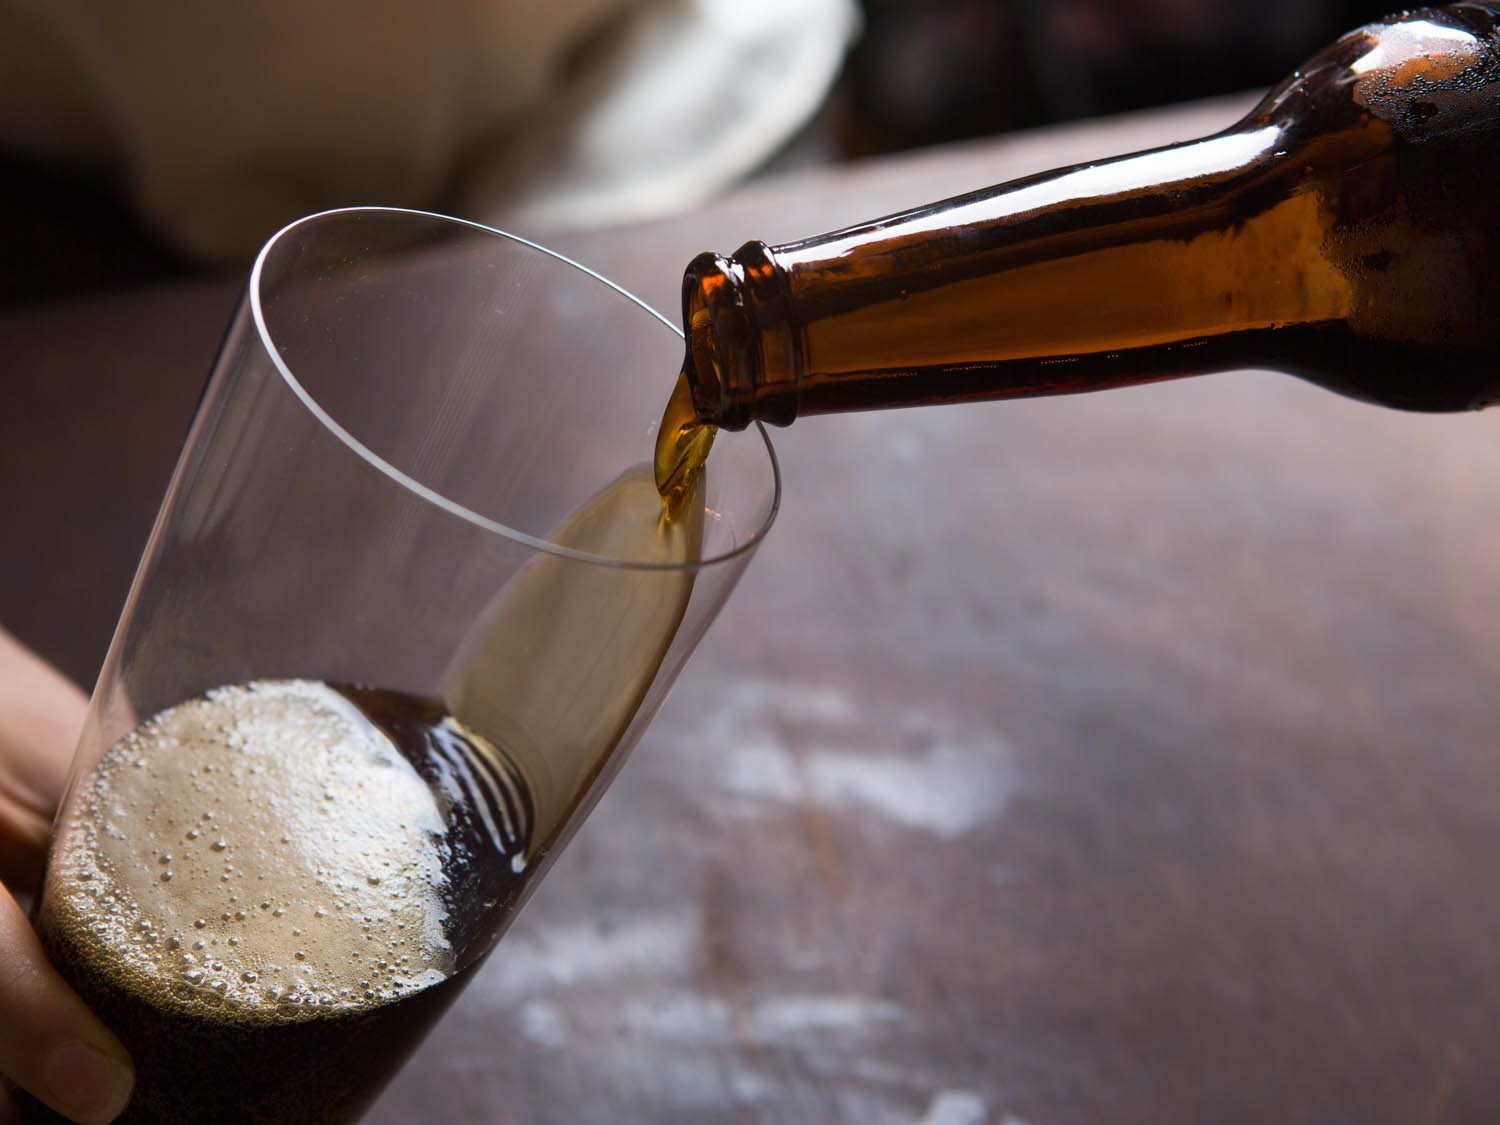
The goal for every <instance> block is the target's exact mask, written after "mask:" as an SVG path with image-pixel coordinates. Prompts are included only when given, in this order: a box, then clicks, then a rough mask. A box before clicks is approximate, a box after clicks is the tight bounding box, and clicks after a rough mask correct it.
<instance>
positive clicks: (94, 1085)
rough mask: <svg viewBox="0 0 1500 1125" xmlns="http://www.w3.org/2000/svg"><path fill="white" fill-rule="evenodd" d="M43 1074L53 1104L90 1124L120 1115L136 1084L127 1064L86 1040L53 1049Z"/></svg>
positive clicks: (70, 1115) (109, 1119) (111, 1119)
mask: <svg viewBox="0 0 1500 1125" xmlns="http://www.w3.org/2000/svg"><path fill="white" fill-rule="evenodd" d="M42 1077H43V1078H44V1079H45V1081H46V1083H47V1091H48V1093H49V1094H50V1095H51V1101H52V1104H53V1106H54V1107H55V1108H56V1109H58V1110H60V1111H61V1112H63V1113H65V1114H67V1115H68V1116H69V1117H73V1118H76V1119H77V1120H79V1121H83V1122H87V1123H89V1125H92V1123H94V1122H100V1123H102V1122H106V1121H113V1120H114V1119H115V1118H116V1117H118V1116H119V1115H120V1111H121V1110H123V1109H124V1108H125V1103H126V1102H128V1101H129V1100H130V1089H131V1087H132V1086H133V1085H134V1084H135V1075H134V1074H133V1073H131V1070H130V1068H129V1067H128V1066H125V1065H123V1064H122V1063H120V1062H119V1061H117V1060H116V1059H114V1058H111V1057H110V1056H109V1055H106V1054H105V1053H104V1052H103V1051H100V1050H98V1049H97V1048H95V1047H90V1046H89V1045H88V1044H87V1043H67V1044H65V1045H63V1046H61V1047H59V1048H57V1050H55V1051H53V1052H52V1054H50V1055H48V1056H47V1066H46V1069H45V1070H44V1071H43V1073H42Z"/></svg>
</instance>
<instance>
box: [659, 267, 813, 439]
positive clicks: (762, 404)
mask: <svg viewBox="0 0 1500 1125" xmlns="http://www.w3.org/2000/svg"><path fill="white" fill-rule="evenodd" d="M783 276H784V275H783V271H782V270H781V269H780V267H779V266H778V264H777V262H776V259H775V257H774V254H773V252H772V250H771V248H770V247H768V246H766V245H765V244H764V243H760V242H748V243H746V244H745V245H744V246H742V247H740V249H739V250H738V251H736V252H735V253H734V255H732V256H729V257H726V256H724V255H722V254H713V253H703V254H699V255H698V256H697V257H696V258H694V259H693V260H692V262H691V263H689V265H688V268H687V272H686V273H685V274H684V275H683V281H682V321H683V324H684V326H685V327H686V329H687V356H686V360H685V364H686V370H687V372H688V384H689V387H690V388H691V390H692V394H693V406H694V407H695V408H696V409H697V411H698V415H699V417H700V418H702V419H703V421H705V422H708V423H711V424H712V425H715V426H718V427H719V428H720V429H724V430H743V429H745V428H746V427H748V426H749V425H750V424H751V423H753V422H769V423H771V424H772V425H776V426H786V425H790V424H791V423H792V421H793V420H794V419H795V418H796V417H797V405H798V393H797V390H798V384H799V374H800V370H799V367H798V364H797V357H796V352H795V350H794V349H793V347H792V346H791V334H790V332H789V329H788V320H787V313H786V296H785V292H784V288H783V281H782V278H783Z"/></svg>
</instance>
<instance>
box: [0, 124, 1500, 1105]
mask: <svg viewBox="0 0 1500 1125" xmlns="http://www.w3.org/2000/svg"><path fill="white" fill-rule="evenodd" d="M1240 108H1242V103H1234V104H1230V103H1220V104H1216V105H1209V106H1201V107H1188V108H1184V109H1181V110H1176V111H1172V112H1168V113H1163V114H1155V115H1151V116H1146V117H1140V118H1133V119H1129V120H1125V121H1118V122H1101V123H1097V124H1092V125H1088V126H1085V127H1082V128H1077V129H1071V130H1059V131H1054V132H1048V133H1040V134H1032V135H1028V136H1022V137H1017V138H1011V139H1004V140H999V141H995V142H991V143H988V144H985V145H980V146H977V147H973V148H968V149H963V150H952V151H942V152H934V153H929V154H925V155H920V156H915V157H910V158H906V159H903V160H900V161H896V162H891V163H885V164H876V165H869V166H864V167H856V168H851V169H840V170H831V171H816V172H811V173H804V174H801V175H799V176H796V177H793V178H789V179H785V180H780V181H776V182H770V183H765V184H760V185H756V186H754V187H752V188H750V189H747V190H746V191H744V192H742V193H740V194H738V195H736V196H734V197H731V198H729V199H726V200H724V201H722V202H721V203H719V204H716V205H715V206H713V207H710V208H708V209H706V210H704V211H702V212H700V213H696V214H694V215H691V216H688V217H684V218H682V219H678V220H674V221H672V222H669V223H663V224H658V225H655V226H652V227H649V228H640V229H634V230H626V231H616V232H607V233H599V234H594V235H590V236H586V237H575V238H571V239H567V240H564V242H563V245H564V246H565V248H566V249H568V250H570V251H571V252H572V253H574V254H575V255H576V256H577V257H579V258H580V259H581V260H583V261H585V262H587V263H588V264H590V265H593V266H595V267H597V268H599V269H601V270H602V271H603V272H605V273H607V274H609V275H611V276H613V277H615V278H617V279H618V280H620V281H622V282H623V283H625V284H626V285H628V286H631V287H634V288H636V289H637V291H639V292H641V293H642V294H643V295H644V296H646V297H647V298H648V299H649V300H652V301H653V302H656V303H658V304H659V305H660V306H663V307H667V308H669V309H670V307H671V306H672V303H673V301H674V300H675V293H676V284H677V282H676V278H677V274H678V272H679V271H680V268H681V265H682V263H683V262H684V261H685V260H686V258H687V257H688V255H689V254H691V253H692V252H694V251H697V250H700V249H704V248H710V247H712V248H716V249H732V248H733V247H735V246H736V245H738V244H739V243H740V242H741V241H743V240H744V239H746V238H750V237H762V238H766V239H769V240H773V241H774V240H777V239H784V238H788V237H792V236H796V235H800V234H806V233H811V232H814V231H817V230H821V229H825V228H828V227H830V226H833V225H838V224H841V223H843V222H847V221H851V220H854V219H858V218H863V217H868V216H869V215H872V214H878V213H881V212H883V211H888V210H892V209H895V208H898V207H901V206H905V205H909V204H913V203H917V202H920V201H923V200H926V199H930V198H934V197H938V196H941V195H945V194H951V193H954V192H957V191H960V190H963V189H966V188H970V187H974V186H979V185H982V184H985V183H989V182H993V181H997V180H1000V179H1004V178H1008V177H1010V176H1014V175H1018V174H1022V173H1026V172H1031V171H1037V170H1040V169H1042V168H1044V167H1048V166H1051V165H1055V164H1059V163H1064V162H1070V161H1076V160H1084V159H1089V158H1093V157H1096V156H1103V155H1107V154H1110V153H1115V152H1120V151H1124V150H1128V149H1131V148H1137V147H1142V146H1145V145H1149V144H1156V143H1163V142H1166V141H1169V140H1174V139H1177V138H1179V137H1183V136H1187V135H1192V134H1195V133H1201V132H1205V131H1208V130H1209V129H1211V128H1214V127H1217V126H1218V125H1221V124H1226V123H1227V122H1228V121H1229V120H1231V119H1232V118H1233V117H1234V116H1235V114H1236V113H1237V111H1238V110H1239V109H1240ZM234 288H235V285H234V284H233V283H223V284H217V285H216V284H213V283H204V284H201V285H196V286H188V287H178V288H173V289H161V290H151V291H144V292H138V293H132V294H126V295H120V296H115V297H108V298H94V299H90V300H86V301H75V302H72V303H69V304H61V305H48V306H35V307H31V308H25V309H17V310H11V311H9V312H5V313H0V354H3V355H4V356H5V359H4V365H5V372H4V384H3V390H0V395H3V403H4V408H3V410H0V467H3V471H0V521H3V522H0V526H3V527H4V528H5V529H6V530H5V549H4V550H3V551H0V576H3V582H0V620H3V621H5V622H6V623H8V624H9V625H10V626H11V627H12V628H14V629H15V631H17V632H18V633H19V634H21V635H22V636H23V637H25V638H26V639H28V640H29V641H31V642H32V643H34V644H36V645H38V646H39V647H40V648H42V649H43V650H44V651H45V652H47V653H48V654H50V655H52V656H54V657H55V658H57V659H58V660H60V661H61V662H62V663H63V665H64V666H65V667H66V668H67V669H68V670H69V671H70V672H72V673H74V674H75V675H78V676H79V677H81V678H84V679H85V680H87V679H88V678H90V677H91V676H92V674H93V671H94V669H95V668H96V667H97V664H98V661H99V659H100V658H101V656H102V654H103V650H104V646H105V644H106V643H107V641H108V635H109V630H110V627H111V625H112V622H113V619H114V615H115V613H116V610H117V608H118V605H119V602H120V600H121V598H122V597H123V594H124V590H125V587H126V585H127V583H128V580H129V575H130V570H131V567H132V565H133V561H134V558H135V555H136V554H137V552H138V551H139V549H140V547H141V544H142V542H143V540H144V537H145V533H146V530H147V528H148V526H149V520H150V517H151V514H152V512H153V510H154V508H155V505H156V502H157V499H158V496H159V493H160V489H161V487H162V485H163V483H164V481H165V477H166V474H167V471H168V470H169V468H170V465H171V462H172V459H173V457H174V456H175V447H176V442H177V440H178V438H179V436H180V434H181V432H182V429H183V427H184V426H185V424H186V420H187V417H188V414H189V413H190V411H191V408H192V403H193V399H194V396H195V395H196V392H197V389H198V385H199V383H200V381H201V379H202V376H203V374H204V372H205V371H206V370H207V367H208V364H209V361H210V359H211V357H212V352H213V348H214V345H215V343H216V340H217V335H218V333H219V331H220V330H221V328H222V326H223V324H224V322H225V319H226V317H227V314H228V311H229V308H230V306H231V304H232V301H233V297H234ZM777 437H778V439H779V441H778V449H779V451H780V453H781V456H782V459H783V467H784V472H785V480H786V498H785V504H784V508H783V515H782V518H781V521H780V525H779V526H778V527H777V528H776V529H775V531H774V533H773V535H772V537H771V539H770V541H769V542H768V543H767V544H766V546H765V547H764V549H763V550H762V552H761V554H760V556H759V558H758V559H757V560H756V564H755V565H754V566H753V567H752V568H751V570H750V572H749V574H748V575H747V576H746V579H745V582H744V584H743V585H742V587H741V589H740V591H739V592H738V594H737V595H736V596H735V598H734V599H733V601H732V602H731V604H730V605H729V607H728V609H727V610H726V611H725V613H724V615H723V617H722V619H721V620H720V622H719V623H718V625H717V626H716V627H715V629H714V630H713V632H712V633H711V634H710V636H709V638H708V639H707V641H706V642H705V643H704V645H703V647H702V648H701V649H700V651H699V653H698V655H697V656H696V658H695V660H694V662H693V663H692V664H691V665H690V667H689V669H688V671H687V672H686V673H685V674H684V676H683V678H682V680H681V681H680V683H679V685H678V688H677V690H676V692H675V694H674V696H673V698H672V699H671V701H670V702H669V703H668V705H667V706H666V708H665V709H664V710H663V711H662V713H661V715H660V716H659V717H658V719H657V721H656V724H655V726H654V728H653V730H652V732H651V734H650V735H648V737H647V739H646V741H645V743H644V744H643V745H642V746H641V747H640V749H639V750H638V751H637V753H636V757H635V759H634V760H633V761H632V763H631V764H630V765H629V766H628V767H627V768H626V770H625V771H624V773H623V774H622V776H621V778H620V780H619V781H618V782H617V783H616V786H615V788H614V790H613V791H612V792H611V794H610V795H609V796H608V797H607V798H606V799H605V801H604V802H603V804H602V805H601V806H600V808H599V809H598V811H597V812H596V814H595V816H594V818H593V819H592V821H591V822H590V823H589V825H588V826H587V827H586V828H585V829H584V830H583V832H582V833H580V835H579V837H578V839H577V840H576V841H575V842H574V844H573V845H572V848H571V851H570V852H569V853H568V854H567V855H565V856H564V857H563V858H562V860H561V861H560V862H559V863H558V864H557V867H556V869H555V871H554V872H553V873H552V874H551V875H550V876H549V879H548V882H547V884H546V885H545V886H544V887H543V888H542V889H541V891H540V892H539V893H538V895H537V897H536V899H535V901H534V902H533V904H532V905H531V906H530V907H529V908H528V909H527V911H526V913H525V914H524V916H523V917H522V918H521V920H520V921H519V922H518V924H517V925H516V927H515V929H514V930H513V931H512V933H511V935H510V937H509V938H508V939H507V940H506V942H505V943H504V944H503V945H502V947H501V948H500V950H499V951H498V952H497V954H496V955H495V957H494V958H493V959H492V961H491V962H490V964H489V965H488V966H487V967H486V969H485V971H484V972H483V973H482V974H481V976H480V977H479V979H478V980H477V982H476V983H475V985H474V986H473V987H472V988H471V990H470V991H469V993H468V994H467V995H466V996H465V997H464V998H463V999H462V1000H461V1001H460V1003H459V1005H458V1007H457V1008H456V1009H455V1011H454V1012H453V1014H452V1015H451V1016H450V1017H449V1018H448V1020H447V1021H446V1022H445V1023H444V1024H443V1025H442V1026H441V1027H440V1028H439V1029H438V1031H436V1032H435V1033H434V1035H433V1037H432V1039H431V1040H430V1041H429V1044H428V1045H427V1047H426V1048H425V1049H424V1050H423V1051H422V1053H421V1054H420V1055H419V1056H418V1058H417V1059H416V1060H414V1062H413V1063H412V1065H411V1066H410V1067H408V1068H407V1070H406V1071H405V1072H403V1074H402V1075H401V1076H400V1077H399V1078H398V1079H397V1081H396V1083H395V1084H394V1085H393V1086H392V1088H391V1090H390V1092H389V1094H388V1095H387V1097H386V1098H385V1100H384V1101H383V1102H382V1103H381V1105H380V1107H379V1109H377V1111H376V1112H375V1114H374V1116H373V1120H374V1121H376V1122H378V1123H380V1125H387V1123H390V1125H394V1123H396V1122H404V1121H415V1120H431V1121H436V1122H441V1123H444V1125H459V1123H468V1122H475V1123H478V1122H497V1121H500V1122H512V1121H513V1122H549V1123H550V1122H579V1123H609V1122H621V1121H642V1122H658V1121H660V1122H700V1121H771V1122H823V1121H828V1122H843V1121H847V1122H858V1123H867V1122H869V1123H878V1122H886V1121H891V1122H906V1121H911V1122H927V1123H928V1125H969V1123H977V1122H996V1123H1009V1125H1017V1123H1021V1122H1025V1123H1030V1125H1073V1123H1085V1122H1090V1123H1091V1122H1105V1121H1107V1122H1114V1123H1135V1122H1139V1123H1142V1125H1146V1123H1152V1125H1155V1123H1160V1122H1200V1121H1201V1122H1215V1123H1231V1125H1237V1123H1241V1122H1243V1123H1246V1125H1249V1123H1256V1125H1259V1123H1263V1122H1270V1121H1274V1122H1278V1123H1280V1125H1291V1123H1302V1122H1306V1123H1326V1122H1359V1123H1369V1125H1379V1123H1385V1122H1392V1123H1395V1122H1410V1123H1413V1125H1433V1123H1437V1122H1444V1123H1467V1122H1474V1123H1487V1122H1493V1121H1496V1120H1500V1069H1497V1068H1496V1067H1495V1066H1494V1061H1495V1059H1496V1058H1497V1057H1500V862H1497V856H1500V614H1497V612H1496V609H1497V601H1500V413H1496V414H1494V415H1491V416H1485V415H1481V416H1474V417H1452V418H1427V417H1413V416H1405V415H1400V414H1395V413H1386V412H1382V411H1380V410H1377V409H1375V408H1372V407H1366V406H1362V405H1359V404H1356V403H1352V402H1346V401H1343V400H1340V399H1337V398H1335V397H1333V396H1331V395H1328V394H1326V393H1323V392H1320V391H1317V390H1314V389H1312V388H1309V387H1306V386H1303V385H1301V384H1299V383H1298V382H1296V381H1295V380H1291V379H1286V378H1282V377H1278V376H1271V375H1263V374H1254V373H1247V374H1242V375H1229V376H1220V377H1215V378H1212V379H1204V380H1198V381H1196V382H1195V383H1183V384H1176V385H1163V386H1156V387H1151V388H1143V389H1138V390H1133V391H1126V392H1115V393H1110V394H1104V395H1096V396H1091V397H1086V398H1076V399H1071V400H1058V401H1050V402H1047V401H1038V402H1022V403H1010V404H997V405H993V406H985V407H971V408H944V409H934V410H927V411H916V412H909V413H904V414H887V415H884V416H876V415H868V416H861V417H847V418H829V419H810V420H808V421H806V422H804V423H799V424H798V425H797V426H796V427H793V428H792V429H791V430H789V431H786V432H784V433H779V434H778V435H777Z"/></svg>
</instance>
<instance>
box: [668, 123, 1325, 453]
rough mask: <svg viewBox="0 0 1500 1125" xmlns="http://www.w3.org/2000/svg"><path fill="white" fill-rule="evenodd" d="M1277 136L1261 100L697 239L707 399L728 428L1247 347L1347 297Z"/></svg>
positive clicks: (1122, 376) (1066, 382)
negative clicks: (1211, 129) (797, 233)
mask: <svg viewBox="0 0 1500 1125" xmlns="http://www.w3.org/2000/svg"><path fill="white" fill-rule="evenodd" d="M1281 148H1282V130H1281V128H1280V127H1279V126H1277V125H1275V124H1271V123H1267V122H1265V121H1260V122H1255V121H1254V119H1253V118H1252V119H1251V122H1249V123H1247V124H1246V125H1244V126H1242V127H1240V128H1238V129H1236V130H1234V131H1231V132H1227V133H1223V134H1219V135H1217V136H1214V137H1210V138H1207V139H1205V140H1201V141H1195V142H1190V143H1187V144H1183V145H1177V146H1173V147H1171V148H1166V149H1160V150H1155V151H1152V152H1147V153H1141V154H1138V155H1135V156H1130V157H1125V158H1122V159H1119V160H1113V161H1109V162H1106V163H1101V164H1096V165H1084V166H1079V167H1075V168H1069V169H1064V170H1062V171H1059V172H1054V173H1049V174H1047V175H1044V176H1038V177H1033V178H1030V179H1027V180H1023V181H1018V182H1016V183H1012V184H1006V185H1003V186H1001V187H999V188H994V189H989V190H987V191H984V192H977V193H974V194H972V195H969V196H963V197H959V198H957V199H953V200H947V201H944V202H941V203H936V204H933V205H930V206H927V207H922V208H918V209H916V210H913V211H910V212H906V213H904V214H900V215H896V216H891V217H889V218H886V219H880V220H876V221H874V222H871V223H868V224H864V225H861V226H856V227H851V228H849V229H847V230H842V231H836V232H833V233H831V234H827V235H822V236H819V237H817V238H812V239H808V240H805V241H802V242H795V243H789V244H786V245H783V246H776V247H769V246H766V245H764V244H762V243H757V242H752V243H749V244H747V245H746V246H744V247H742V248H741V249H740V250H739V251H737V252H736V254H735V255H734V256H733V257H729V258H725V257H718V256H714V255H702V256H700V257H699V258H697V259H696V260H695V261H694V262H693V263H692V265H691V266H690V267H689V270H688V273H687V278H686V282H685V287H684V313H685V319H686V323H687V324H688V326H689V331H690V333H691V341H690V349H689V372H690V378H691V380H692V382H693V387H694V401H695V404H696V405H697V407H698V409H699V411H700V413H701V414H702V415H703V417H704V418H705V419H707V420H712V421H714V422H716V423H717V424H719V425H721V426H725V427H726V428H736V427H740V426H743V425H747V424H748V423H749V422H750V421H752V420H756V419H759V420H763V421H767V422H771V423H775V424H778V425H785V424H787V423H789V422H791V421H792V420H793V419H795V418H797V417H799V416H801V415H804V414H817V413H828V412H834V411H848V410H859V409H868V408H874V407H893V406H905V405H916V404H920V403H930V402H942V401H973V400H977V399H993V398H1012V397H1022V396H1027V395H1040V394H1063V393H1071V392H1074V391H1083V390H1095V389H1101V388H1104V387H1109V386H1120V385H1126V384H1131V383H1139V382H1143V381H1147V380H1151V379H1160V378H1170V377H1173V376H1177V375H1184V374H1190V373H1197V372H1198V371H1201V370H1209V369H1216V368H1224V367H1233V366H1236V365H1238V364H1240V363H1242V362H1243V360H1244V358H1245V348H1244V345H1245V344H1247V343H1248V341H1249V338H1250V337H1252V336H1253V335H1254V334H1255V333H1256V332H1257V331H1265V330H1269V329H1271V328H1273V327H1285V326H1288V325H1292V324H1298V323H1313V322H1322V321H1328V320H1334V319H1337V318H1340V317H1342V316H1344V315H1345V314H1346V313H1347V311H1348V309H1349V307H1350V305H1351V303H1352V301H1353V296H1352V291H1351V287H1350V285H1349V283H1348V282H1347V280H1346V279H1345V278H1344V276H1343V274H1342V272H1341V271H1340V270H1339V269H1338V268H1337V267H1336V266H1335V264H1334V263H1332V262H1330V261H1328V260H1326V259H1325V258H1324V257H1323V256H1322V254H1321V252H1320V246H1319V237H1320V231H1321V230H1322V229H1323V227H1324V223H1323V220H1322V218H1321V217H1320V215H1319V213H1318V212H1319V208H1320V206H1321V201H1320V199H1319V197H1318V195H1317V194H1316V193H1315V192H1310V191H1299V190H1297V188H1298V185H1297V182H1296V178H1295V177H1294V176H1292V175H1288V174H1284V173H1285V172H1287V171H1288V169H1287V167H1286V165H1287V162H1286V153H1285V152H1284V151H1280V150H1281ZM1257 195H1258V196H1259V197H1260V198H1259V199H1255V198H1254V197H1255V196H1257ZM1230 339H1232V340H1233V341H1235V345H1234V346H1232V347H1225V346H1224V344H1225V342H1226V341H1228V340H1230ZM1189 345H1191V348H1189ZM1189 350H1191V351H1193V352H1195V353H1196V354H1192V355H1189V354H1186V352H1187V351H1189Z"/></svg>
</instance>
